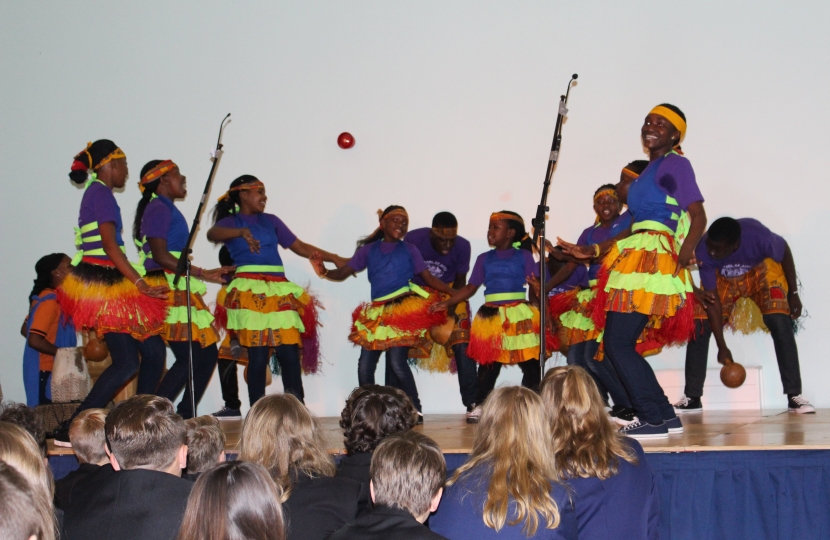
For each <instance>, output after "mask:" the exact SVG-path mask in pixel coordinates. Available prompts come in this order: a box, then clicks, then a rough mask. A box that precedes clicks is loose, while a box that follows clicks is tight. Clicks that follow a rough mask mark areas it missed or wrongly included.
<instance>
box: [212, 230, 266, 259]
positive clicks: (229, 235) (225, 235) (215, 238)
mask: <svg viewBox="0 0 830 540" xmlns="http://www.w3.org/2000/svg"><path fill="white" fill-rule="evenodd" d="M234 238H244V239H245V241H246V242H248V247H249V248H250V249H251V253H259V240H257V239H256V238H254V235H253V234H251V230H250V229H248V228H246V227H239V228H237V227H218V226H216V225H214V226H213V227H211V228H210V229H208V232H207V239H208V240H210V241H211V242H213V243H214V244H218V243H220V242H227V241H228V240H233V239H234Z"/></svg>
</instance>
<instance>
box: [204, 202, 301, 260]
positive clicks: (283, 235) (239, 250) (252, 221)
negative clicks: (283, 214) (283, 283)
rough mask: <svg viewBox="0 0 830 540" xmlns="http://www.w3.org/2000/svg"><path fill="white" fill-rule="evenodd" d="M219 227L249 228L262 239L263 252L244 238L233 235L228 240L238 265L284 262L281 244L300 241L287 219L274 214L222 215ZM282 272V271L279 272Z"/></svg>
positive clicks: (285, 244) (255, 235) (260, 240)
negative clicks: (287, 224) (280, 248)
mask: <svg viewBox="0 0 830 540" xmlns="http://www.w3.org/2000/svg"><path fill="white" fill-rule="evenodd" d="M216 226H217V227H227V228H229V229H236V228H243V227H244V228H248V229H250V230H251V234H252V235H253V237H254V238H255V239H257V240H259V243H260V249H259V253H254V252H252V251H251V248H250V247H249V246H248V242H246V241H245V239H244V238H242V237H239V238H232V239H231V240H227V241H225V245H226V246H227V247H228V251H229V252H230V254H231V258H232V259H233V262H234V264H236V266H237V267H239V266H247V265H263V266H282V257H280V254H279V248H278V246H281V247H283V248H289V247H291V245H292V244H293V243H294V242H296V241H297V236H296V235H295V234H294V233H293V232H291V229H289V228H288V227H287V226H286V225H285V223H283V221H282V220H281V219H280V218H278V217H277V216H275V215H273V214H265V213H263V214H250V215H249V214H236V215H233V216H228V217H226V218H224V219H220V220H219V221H218V222H217V223H216ZM275 274H277V275H282V274H283V273H282V272H276V273H275Z"/></svg>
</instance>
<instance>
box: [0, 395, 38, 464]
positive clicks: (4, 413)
mask: <svg viewBox="0 0 830 540" xmlns="http://www.w3.org/2000/svg"><path fill="white" fill-rule="evenodd" d="M0 422H8V423H10V424H14V425H16V426H20V427H22V428H23V429H25V430H26V432H27V433H28V434H29V435H31V436H32V438H33V439H34V440H35V442H36V443H37V445H38V447H39V448H40V452H41V454H42V455H43V456H44V457H45V456H46V431H45V430H44V429H43V421H42V420H41V418H40V415H38V414H37V413H36V412H35V410H34V409H32V408H31V407H27V406H26V405H25V404H23V403H13V402H7V403H4V404H3V405H2V406H1V407H0Z"/></svg>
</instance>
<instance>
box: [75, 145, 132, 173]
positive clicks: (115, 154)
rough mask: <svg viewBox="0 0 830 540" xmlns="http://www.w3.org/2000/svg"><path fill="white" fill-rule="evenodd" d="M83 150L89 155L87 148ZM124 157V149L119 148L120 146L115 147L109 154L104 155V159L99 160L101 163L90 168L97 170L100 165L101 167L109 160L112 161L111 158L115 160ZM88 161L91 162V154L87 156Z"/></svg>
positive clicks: (125, 155)
mask: <svg viewBox="0 0 830 540" xmlns="http://www.w3.org/2000/svg"><path fill="white" fill-rule="evenodd" d="M84 152H86V153H87V155H89V150H88V149H86V150H84ZM125 157H127V154H125V153H124V151H123V150H121V149H120V148H116V149H115V150H113V151H112V152H110V155H108V156H107V157H105V158H104V159H102V160H101V163H99V164H98V165H96V166H94V167H93V168H92V170H94V171H97V170H98V169H100V168H101V167H103V166H104V165H106V164H107V163H109V162H110V161H113V160H115V159H121V158H125ZM89 162H90V163H92V156H91V155H90V156H89Z"/></svg>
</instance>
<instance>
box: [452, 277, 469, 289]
mask: <svg viewBox="0 0 830 540" xmlns="http://www.w3.org/2000/svg"><path fill="white" fill-rule="evenodd" d="M466 284H467V274H456V275H455V281H453V282H452V288H453V289H455V290H458V289H460V288H461V287H463V286H464V285H466Z"/></svg>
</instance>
